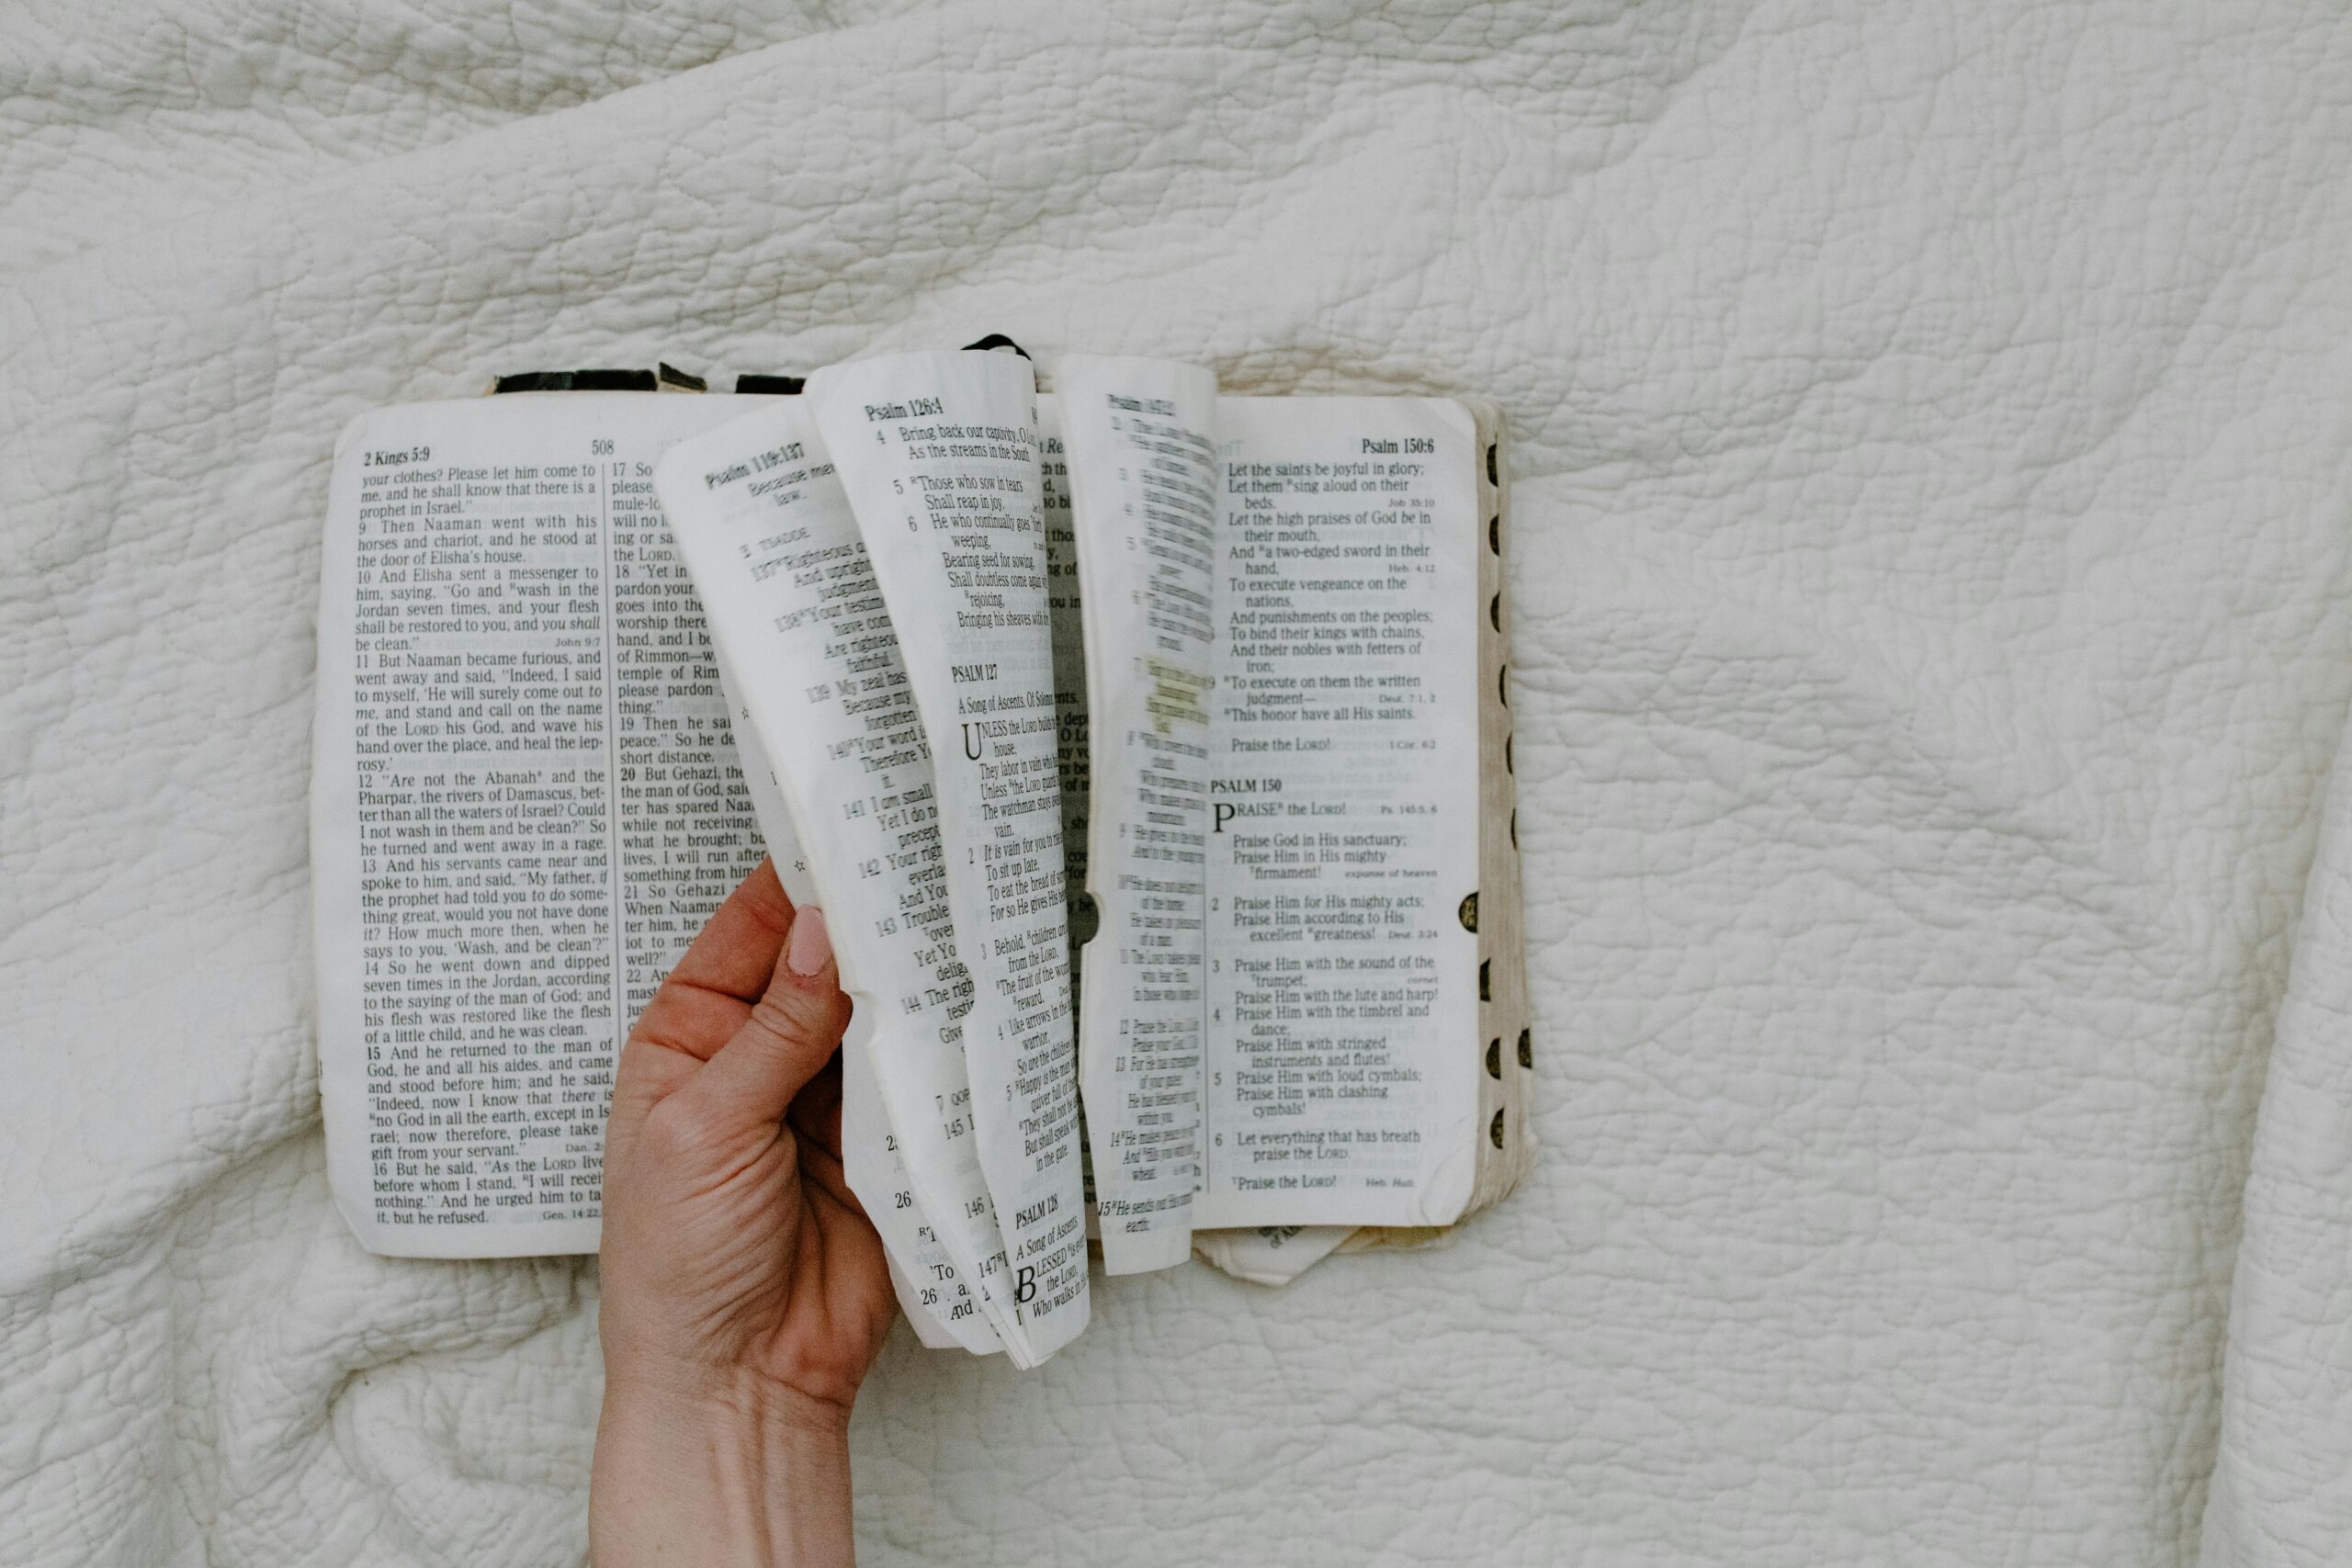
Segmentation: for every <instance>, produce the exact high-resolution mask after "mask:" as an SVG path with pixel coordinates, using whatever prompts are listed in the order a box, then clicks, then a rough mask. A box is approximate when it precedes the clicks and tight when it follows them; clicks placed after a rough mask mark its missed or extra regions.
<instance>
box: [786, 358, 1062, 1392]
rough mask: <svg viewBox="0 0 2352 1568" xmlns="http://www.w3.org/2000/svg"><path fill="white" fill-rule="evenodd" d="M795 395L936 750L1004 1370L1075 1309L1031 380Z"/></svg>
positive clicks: (1048, 635) (912, 372)
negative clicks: (1002, 1262)
mask: <svg viewBox="0 0 2352 1568" xmlns="http://www.w3.org/2000/svg"><path fill="white" fill-rule="evenodd" d="M805 396H806V398H807V400H808V401H809V407H810V410H811V412H812V413H813V414H814V417H815V421H816V425H817V429H818V432H819V434H820V436H821V438H822V440H823V443H824V446H825V450H826V455H827V456H828V457H830V458H831V461H832V462H833V463H834V465H835V467H836V468H837V469H838V471H839V473H840V476H841V481H842V486H843V487H844V488H845V489H846V490H847V491H848V493H849V499H850V504H851V506H852V508H853V509H854V511H855V513H856V514H857V519H858V525H859V528H860V530H861V532H862V533H863V535H864V536H865V545H866V549H867V552H868V554H869V555H870V557H871V558H872V559H873V562H874V570H875V575H876V580H877V581H878V582H879V583H880V585H881V590H882V596H883V598H884V600H885V601H886V602H887V604H888V607H889V612H890V620H891V623H892V625H893V626H896V627H897V628H898V633H899V651H900V655H901V657H902V658H903V660H905V666H906V671H907V674H908V676H909V678H910V682H911V684H912V686H913V688H914V695H915V703H916V705H917V707H918V708H919V710H920V711H921V714H922V728H923V733H924V736H925V738H926V739H927V740H928V742H929V744H930V746H931V748H932V752H933V757H934V759H935V760H936V768H935V777H936V780H937V785H938V799H937V803H936V804H937V807H938V816H939V825H940V833H941V837H942V839H943V840H944V848H945V852H946V880H947V898H948V904H949V907H950V908H951V910H952V911H953V924H954V928H955V931H956V940H957V945H958V949H959V951H960V952H961V953H962V954H963V957H964V961H965V962H966V964H968V965H969V966H970V970H971V982H972V1006H971V1011H970V1013H969V1014H968V1015H967V1018H966V1019H965V1031H964V1056H965V1063H966V1066H967V1071H968V1073H969V1075H970V1081H971V1088H972V1107H971V1109H972V1117H973V1125H974V1130H975V1131H976V1133H977V1134H978V1143H979V1157H980V1168H981V1169H982V1171H983V1172H985V1173H986V1175H987V1178H988V1187H989V1194H990V1195H991V1197H992V1198H993V1200H994V1203H995V1210H996V1217H997V1222H998V1224H999V1225H1000V1226H1001V1230H1002V1234H1003V1237H1004V1244H1005V1255H1006V1258H1007V1260H1008V1265H1009V1267H1010V1269H1012V1301H1013V1303H1014V1310H1015V1312H1016V1314H1018V1318H1019V1322H1020V1325H1021V1329H1022V1331H1023V1334H1024V1335H1025V1342H1023V1341H1022V1340H1016V1339H1015V1338H1014V1337H1013V1336H1012V1335H1010V1334H1008V1335H1007V1336H1006V1338H1007V1348H1008V1349H1010V1350H1011V1351H1012V1354H1013V1355H1014V1356H1015V1358H1016V1359H1020V1360H1021V1361H1022V1362H1023V1364H1024V1365H1025V1364H1031V1363H1033V1362H1034V1361H1038V1360H1043V1359H1045V1358H1046V1357H1047V1356H1049V1355H1051V1354H1052V1353H1053V1352H1054V1351H1055V1350H1056V1349H1057V1348H1059V1347H1060V1346H1061V1345H1063V1344H1066V1343H1067V1342H1068V1341H1069V1339H1070V1338H1071V1337H1075V1336H1076V1335H1077V1334H1078V1333H1079V1332H1080V1330H1081V1329H1082V1328H1083V1327H1084V1326H1085V1324H1086V1316H1087V1312H1088V1291H1087V1259H1086V1213H1085V1197H1084V1188H1083V1184H1082V1179H1081V1176H1080V1156H1079V1142H1078V1065H1077V1053H1076V1048H1075V1043H1074V1039H1073V1034H1072V1020H1071V1016H1070V1005H1069V928H1068V919H1067V910H1066V905H1065V890H1064V887H1063V879H1062V847H1061V792H1060V787H1059V782H1058V777H1059V761H1058V757H1057V742H1056V736H1057V721H1056V717H1055V694H1054V674H1053V640H1052V630H1051V617H1050V612H1049V610H1048V607H1047V604H1046V537H1045V518H1044V511H1043V502H1042V496H1041V487H1042V476H1041V473H1040V469H1039V462H1038V420H1037V410H1036V386H1035V378H1034V377H1033V375H1032V373H1031V370H1030V367H1029V363H1028V361H1026V360H1025V359H1022V358H1020V357H1018V356H1016V355H1004V354H992V353H970V352H952V351H951V352H944V353H933V354H908V355H889V356H886V357H882V358H877V359H868V360H858V361H854V362H851V363H848V364H843V365H835V366H829V367H826V368H824V369H822V370H820V371H819V372H818V373H817V374H816V375H815V376H813V377H811V378H809V383H808V387H807V390H806V393H805Z"/></svg>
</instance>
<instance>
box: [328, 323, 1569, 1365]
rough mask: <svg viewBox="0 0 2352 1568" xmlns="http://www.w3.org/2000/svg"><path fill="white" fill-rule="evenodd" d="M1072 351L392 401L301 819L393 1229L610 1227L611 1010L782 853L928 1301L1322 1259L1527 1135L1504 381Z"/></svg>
mask: <svg viewBox="0 0 2352 1568" xmlns="http://www.w3.org/2000/svg"><path fill="white" fill-rule="evenodd" d="M1052 368H1053V376H1052V390H1051V391H1050V392H1049V393H1046V394H1042V395H1041V394H1040V392H1039V391H1038V389H1037V384H1036V378H1035V372H1034V370H1033V367H1032V366H1031V364H1030V362H1029V361H1028V360H1027V359H1026V358H1025V357H1022V356H1020V355H1013V354H1003V353H974V352H961V353H955V352H951V353H939V354H920V355H897V356H891V357H887V358H880V359H872V360H865V361H857V362H852V363H848V364H843V365H840V366H835V367H828V368H827V369H825V370H822V371H820V372H818V373H817V374H816V375H815V376H813V377H811V378H809V381H808V383H807V385H806V388H805V390H800V391H799V395H742V394H736V395H725V394H712V395H702V396H673V395H666V394H664V393H662V392H660V391H654V392H611V391H590V390H580V389H576V388H577V381H576V380H575V382H574V388H575V389H571V390H566V391H561V392H543V393H537V394H534V395H529V396H521V397H514V396H509V397H499V398H493V399H488V400H469V401H463V402H451V403H439V404H424V405H415V406H412V407H407V408H400V409H391V410H386V411H383V412H379V413H378V414H374V415H370V416H367V417H366V418H364V419H362V420H360V421H358V422H356V423H354V425H353V426H352V428H351V429H350V430H349V431H347V432H346V434H345V439H344V441H343V443H342V446H341V447H340V449H339V452H338V458H337V463H336V468H335V475H334V489H333V492H332V497H331V504H330V512H329V527H328V541H327V550H326V557H325V559H326V570H325V577H324V585H323V588H322V614H321V682H320V698H319V714H320V718H319V727H318V738H317V772H316V783H315V785H314V831H313V839H314V845H313V859H314V863H315V868H316V870H315V876H316V884H317V903H318V928H319V963H320V976H321V1059H322V1093H323V1096H324V1099H325V1103H326V1110H327V1121H328V1135H329V1155H330V1166H331V1173H332V1176H333V1179H334V1188H335V1191H336V1195H337V1199H338V1202H339V1203H340V1205H341V1206H342V1208H343V1210H344V1212H345V1214H346V1216H347V1217H348V1218H349V1220H350V1222H351V1224H352V1225H353V1227H354V1229H355V1230H356V1232H357V1234H358V1235H359V1236H360V1238H361V1240H362V1241H363V1243H364V1244H366V1245H368V1246H369V1247H372V1248H375V1249H376V1250H379V1251H386V1252H394V1253H401V1254H409V1255H416V1256H487V1255H506V1254H524V1253H533V1252H550V1251H576V1250H585V1249H588V1248H592V1247H594V1245H595V1239H596V1221H595V1216H596V1213H597V1208H596V1201H595V1198H596V1187H597V1181H598V1175H599V1163H598V1147H599V1137H600V1134H601V1120H602V1115H603V1109H604V1096H605V1093H606V1092H607V1090H608V1086H609V1076H610V1066H611V1061H612V1057H613V1055H614V1052H615V1050H616V1045H617V1043H618V1041H619V1039H620V1037H621V1035H622V1034H623V1033H624V1032H625V1031H626V1027H627V1024H628V1021H629V1019H631V1018H632V1017H633V1016H634V1014H635V1012H636V1011H637V1010H638V1009H639V1007H640V1006H641V1005H642V1003H643V1001H644V1000H645V999H646V998H647V997H649V996H650V993H651V990H652V988H653V987H654V986H655V985H657V984H658V983H659V979H660V977H661V976H662V974H663V973H664V972H666V969H667V966H668V964H670V963H671V962H673V961H674V958H675V956H676V954H677V953H678V952H680V951H681V950H682V948H683V945H684V942H685V940H686V939H687V938H688V937H690V936H691V935H692V933H693V931H694V930H695V927H696V926H698V924H699V923H700V919H701V917H702V916H704V915H707V912H708V910H709V909H710V908H713V907H715V905H716V903H717V901H718V897H721V896H723V894H724V892H725V890H726V888H727V887H728V886H731V884H732V882H733V881H734V880H735V879H737V878H738V877H740V875H741V874H742V873H743V872H745V871H746V870H748V869H749V867H750V866H751V865H752V864H754V863H756V862H757V860H758V858H759V856H760V854H761V853H762V852H763V847H764V849H765V850H766V851H768V852H772V853H774V855H775V860H776V863H777V866H778V870H779V872H780V874H783V876H784V878H785V881H786V886H787V889H788V890H789V891H790V892H791V893H792V894H793V896H794V897H796V898H803V897H813V898H815V899H817V900H818V901H820V902H821V903H822V904H823V905H824V907H825V908H826V910H827V913H828V916H829V924H830V926H831V930H832V931H833V933H834V941H835V949H836V953H837V954H838V956H839V959H840V964H841V970H842V982H843V986H844V988H845V989H847V990H848V991H849V992H850V993H851V995H852V997H853V998H854V1001H855V1004H856V1005H855V1010H854V1021H853V1023H852V1025H851V1030H850V1033H849V1036H848V1038H847V1040H846V1041H845V1042H844V1049H843V1068H844V1093H843V1102H844V1105H843V1143H844V1157H845V1161H846V1163H847V1165H848V1168H849V1176H850V1180H851V1183H852V1185H853V1187H854V1189H855V1190H856V1191H857V1192H858V1194H859V1196H860V1198H861V1199H862V1200H863V1201H864V1202H865V1207H866V1209H867V1212H868V1213H869V1214H871V1215H872V1216H873V1217H874V1218H875V1221H876V1225H877V1228H879V1229H880V1230H881V1232H882V1234H883V1236H884V1239H885V1242H886V1244H887V1247H888V1252H889V1254H890V1257H891V1260H892V1266H893V1271H894V1275H895V1277H896V1279H897V1281H898V1284H899V1294H900V1297H901V1301H902V1303H903V1304H904V1305H905V1307H906V1310H907V1312H908V1314H909V1316H910V1320H911V1321H912V1323H913V1325H914V1326H915V1327H916V1329H917V1331H918V1332H919V1333H920V1334H921V1335H922V1337H923V1338H924V1340H925V1341H926V1342H927V1343H932V1344H935V1345H961V1346H963V1347H964V1348H968V1349H971V1350H975V1351H982V1352H986V1351H990V1350H994V1349H998V1348H1002V1349H1004V1350H1006V1351H1008V1352H1009V1353H1010V1355H1011V1356H1012V1359H1014V1360H1016V1361H1017V1362H1020V1363H1022V1364H1024V1365H1026V1364H1034V1363H1035V1362H1036V1361H1038V1360H1041V1359H1044V1358H1045V1357H1046V1356H1047V1355H1050V1354H1051V1353H1052V1351H1053V1350H1054V1349H1055V1348H1058V1347H1059V1346H1060V1345H1061V1344H1063V1343H1066V1342H1067V1341H1068V1339H1069V1337H1071V1336H1072V1335H1074V1334H1076V1333H1077V1332H1078V1331H1079V1330H1080V1329H1081V1328H1082V1327H1083V1325H1084V1323H1085V1319H1086V1314H1087V1312H1088V1293H1087V1271H1088V1240H1089V1236H1090V1233H1091V1235H1093V1236H1094V1237H1095V1238H1096V1239H1097V1241H1098V1242H1099V1246H1100V1249H1101V1253H1102V1258H1103V1267H1104V1268H1105V1269H1107V1270H1109V1271H1112V1272H1127V1271H1134V1270H1139V1269H1157V1268H1164V1267H1168V1266H1170V1265H1172V1264H1175V1263H1178V1262H1180V1261H1182V1259H1184V1258H1186V1257H1188V1256H1193V1255H1198V1256H1200V1257H1203V1258H1206V1259H1207V1260H1209V1261H1211V1262H1213V1263H1216V1264H1217V1265H1218V1266H1220V1267H1222V1268H1225V1269H1228V1270H1229V1271H1231V1272H1235V1273H1237V1274H1240V1275H1243V1276H1244V1277H1248V1278H1253V1279H1259V1280H1268V1281H1278V1280H1282V1279H1286V1278H1288V1277H1291V1276H1293V1275H1295V1273H1296V1272H1297V1271H1298V1270H1299V1269H1301V1268H1303V1267H1305V1266H1306V1264H1307V1263H1309V1262H1312V1261H1313V1260H1314V1258H1317V1257H1320V1256H1322V1255H1323V1254H1325V1253H1327V1252H1329V1251H1330V1250H1332V1249H1334V1248H1335V1247H1341V1246H1347V1247H1360V1246H1365V1245H1374V1244H1377V1243H1378V1242H1381V1241H1384V1240H1395V1239H1409V1238H1412V1237H1414V1236H1418V1235H1425V1234H1428V1233H1429V1232H1430V1231H1431V1230H1432V1229H1433V1228H1434V1227H1441V1226H1444V1225H1448V1224H1453V1223H1454V1222H1455V1221H1457V1220H1459V1219H1460V1218H1462V1217H1463V1216H1464V1214H1466V1213H1470V1212H1472V1211H1473V1210H1475V1209H1476V1208H1478V1207H1480V1206H1483V1205H1484V1204H1486V1203H1488V1202H1491V1201H1494V1200H1496V1199H1497V1198H1498V1197H1500V1196H1501V1195H1502V1194H1503V1193H1504V1192H1506V1191H1508V1190H1510V1186H1511V1185H1512V1184H1513V1183H1514V1182H1515V1181H1516V1180H1517V1179H1519V1177H1520V1175H1521V1173H1522V1172H1523V1170H1524V1168H1525V1165H1526V1161H1527V1159H1528V1158H1529V1156H1530V1153H1531V1149H1532V1145H1531V1144H1530V1142H1529V1139H1528V1133H1527V1127H1526V1116H1525V1096H1526V1091H1527V1083H1528V1077H1529V1076H1530V1075H1529V1073H1528V1065H1529V1064H1528V1055H1529V1043H1528V1033H1527V1021H1526V1017H1525V1002H1524V996H1525V988H1524V979H1523V971H1522V959H1521V942H1520V936H1519V931H1518V923H1517V918H1518V908H1519V897H1518V876H1517V856H1516V844H1515V840H1516V823H1515V819H1514V818H1513V816H1512V808H1511V788H1510V743H1509V714H1508V706H1507V703H1508V686H1507V678H1506V673H1505V668H1504V660H1505V626H1506V621H1505V616H1504V613H1503V604H1502V600H1501V576H1502V571H1501V564H1502V550H1503V547H1504V543H1505V531H1506V526H1507V524H1506V519H1505V517H1504V507H1503V497H1502V488H1501V475H1502V467H1501V464H1500V461H1499V439H1500V436H1499V431H1498V423H1497V422H1496V421H1495V420H1494V419H1493V417H1492V416H1491V415H1490V414H1488V413H1487V412H1484V411H1482V410H1478V409H1475V408H1473V407H1469V406H1465V405H1464V404H1462V403H1458V402H1453V401H1450V400H1437V399H1422V398H1395V397H1362V398H1306V397H1299V398H1263V397H1230V396H1220V395H1219V393H1218V389H1217V388H1216V382H1215V379H1214V378H1213V377H1212V376H1211V374H1210V373H1209V372H1208V371H1206V370H1205V369H1202V368H1199V367H1189V366H1183V365H1179V364H1174V363H1170V362H1165V361H1152V360H1136V359H1099V358H1091V357H1086V356H1076V355H1073V356H1069V357H1067V358H1065V359H1063V360H1062V361H1060V362H1059V363H1058V364H1057V366H1055V367H1052ZM788 385H789V384H787V386H788Z"/></svg>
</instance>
